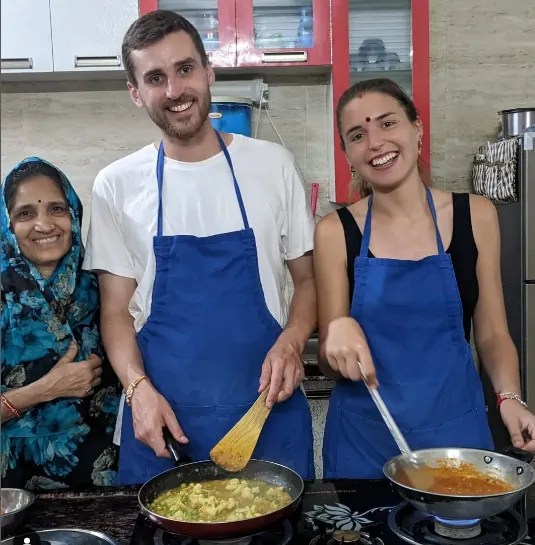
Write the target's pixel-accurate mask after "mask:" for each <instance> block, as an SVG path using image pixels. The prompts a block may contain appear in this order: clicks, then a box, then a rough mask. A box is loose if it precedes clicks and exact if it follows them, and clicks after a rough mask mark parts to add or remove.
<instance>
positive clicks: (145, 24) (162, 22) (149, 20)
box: [122, 9, 208, 85]
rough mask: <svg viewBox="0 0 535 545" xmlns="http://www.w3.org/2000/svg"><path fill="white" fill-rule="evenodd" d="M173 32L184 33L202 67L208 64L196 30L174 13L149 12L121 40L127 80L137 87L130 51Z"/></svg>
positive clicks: (163, 11) (132, 25)
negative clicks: (189, 40)
mask: <svg viewBox="0 0 535 545" xmlns="http://www.w3.org/2000/svg"><path fill="white" fill-rule="evenodd" d="M173 32H185V33H186V34H187V35H188V36H189V37H190V38H191V40H192V41H193V45H194V46H195V49H196V50H197V53H199V56H200V57H201V62H202V64H203V66H206V65H207V64H208V56H207V55H206V50H205V49H204V44H203V43H202V40H201V37H200V36H199V32H198V31H197V29H196V28H195V27H194V26H193V25H192V24H191V23H190V22H189V21H188V20H187V19H186V18H185V17H182V15H179V14H178V13H175V12H174V11H169V10H163V9H159V10H156V11H150V12H149V13H146V14H145V15H142V16H141V17H140V18H139V19H137V20H136V21H134V22H133V23H132V24H131V25H130V28H129V29H128V30H127V31H126V34H125V35H124V38H123V45H122V56H123V64H124V71H125V72H126V78H127V80H128V81H129V82H130V83H131V84H133V85H137V81H136V76H135V73H134V63H133V62H132V57H131V53H132V51H139V50H141V49H145V48H146V47H148V46H149V45H152V44H154V43H156V42H159V41H160V40H162V39H163V38H165V37H166V36H167V35H168V34H172V33H173Z"/></svg>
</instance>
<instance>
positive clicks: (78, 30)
mask: <svg viewBox="0 0 535 545" xmlns="http://www.w3.org/2000/svg"><path fill="white" fill-rule="evenodd" d="M9 1H12V2H13V1H14V0H9ZM17 1H19V0H17ZM50 12H51V20H52V46H53V50H54V71H56V72H67V71H68V72H78V71H86V70H121V69H122V62H121V43H122V41H123V37H124V35H125V32H126V31H127V30H128V27H129V26H130V25H131V24H132V23H133V22H134V21H135V20H136V19H137V17H138V15H139V7H138V0H85V1H84V2H82V1H79V0H77V1H76V2H73V1H72V0H50Z"/></svg>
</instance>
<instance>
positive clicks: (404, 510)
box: [388, 503, 527, 545]
mask: <svg viewBox="0 0 535 545" xmlns="http://www.w3.org/2000/svg"><path fill="white" fill-rule="evenodd" d="M388 526H389V527H390V529H391V530H392V531H393V532H394V534H396V535H397V536H398V537H400V538H401V539H403V540H404V541H406V542H408V543H411V544H412V545H451V543H452V540H453V541H457V542H458V543H460V544H462V545H515V544H516V543H518V542H520V541H522V539H524V537H525V536H526V534H527V524H526V521H525V520H524V519H523V518H522V517H521V516H520V515H519V514H518V513H517V512H516V511H514V510H512V509H511V510H509V511H505V512H503V513H500V514H499V515H496V516H495V517H490V518H487V519H481V520H469V521H466V520H464V521H460V520H456V521H452V520H444V519H440V518H437V517H433V516H431V515H428V514H427V513H423V512H421V511H418V510H417V509H415V508H414V507H412V506H410V505H408V504H407V503H402V504H400V505H398V506H397V507H395V508H394V509H392V511H391V512H390V515H389V517H388Z"/></svg>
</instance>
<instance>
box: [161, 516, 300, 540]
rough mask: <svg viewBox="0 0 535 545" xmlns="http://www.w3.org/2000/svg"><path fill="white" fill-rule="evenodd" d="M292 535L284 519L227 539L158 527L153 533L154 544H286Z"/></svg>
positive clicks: (291, 530)
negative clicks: (181, 532)
mask: <svg viewBox="0 0 535 545" xmlns="http://www.w3.org/2000/svg"><path fill="white" fill-rule="evenodd" d="M292 537H293V529H292V525H291V524H290V521H288V520H284V521H283V522H281V523H276V524H274V525H272V526H269V527H268V528H266V529H265V530H264V531H262V532H258V533H257V534H254V535H251V536H243V537H238V538H229V539H214V540H210V539H194V538H191V537H186V536H180V535H177V534H171V533H169V532H166V531H165V530H162V529H158V530H156V533H155V534H154V545H288V543H289V542H290V541H291V539H292Z"/></svg>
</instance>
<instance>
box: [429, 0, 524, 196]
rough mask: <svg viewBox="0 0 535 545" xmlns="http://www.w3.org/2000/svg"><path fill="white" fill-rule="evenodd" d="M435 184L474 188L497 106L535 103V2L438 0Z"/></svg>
mask: <svg viewBox="0 0 535 545" xmlns="http://www.w3.org/2000/svg"><path fill="white" fill-rule="evenodd" d="M430 7H431V17H430V18H431V36H430V38H431V50H430V59H431V139H432V142H431V150H432V157H431V164H432V169H433V170H432V172H433V183H434V184H435V185H436V186H439V187H443V188H446V189H449V190H458V191H466V190H469V189H470V188H471V184H470V172H471V165H472V161H473V156H474V154H475V152H476V151H477V148H478V146H480V145H482V144H484V143H485V142H486V141H487V140H495V139H496V133H497V121H498V117H497V111H498V110H502V109H508V108H516V107H535V24H534V21H535V2H533V1H525V0H508V1H507V2H503V1H500V0H430Z"/></svg>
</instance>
